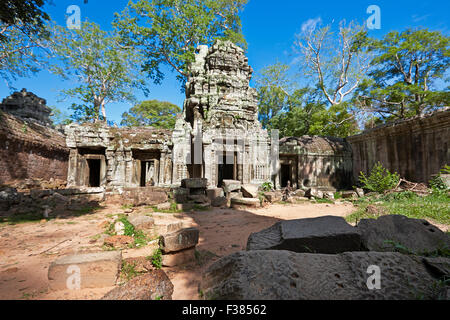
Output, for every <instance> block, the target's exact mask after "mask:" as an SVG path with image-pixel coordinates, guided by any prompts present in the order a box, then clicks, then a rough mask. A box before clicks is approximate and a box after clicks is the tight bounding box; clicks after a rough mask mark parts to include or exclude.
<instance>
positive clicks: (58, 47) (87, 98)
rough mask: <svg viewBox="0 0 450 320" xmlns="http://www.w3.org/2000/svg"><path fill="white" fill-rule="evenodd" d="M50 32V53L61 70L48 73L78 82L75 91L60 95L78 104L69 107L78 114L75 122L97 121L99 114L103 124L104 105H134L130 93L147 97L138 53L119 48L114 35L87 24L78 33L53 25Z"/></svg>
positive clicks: (123, 47) (57, 68)
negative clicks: (52, 53)
mask: <svg viewBox="0 0 450 320" xmlns="http://www.w3.org/2000/svg"><path fill="white" fill-rule="evenodd" d="M52 31H53V35H52V49H53V51H54V52H55V54H56V55H57V56H58V57H59V58H60V60H61V62H62V66H53V67H52V68H51V71H52V72H54V73H55V74H58V75H60V76H62V77H63V78H66V79H67V78H70V77H73V78H74V79H75V80H76V81H77V82H78V86H77V87H75V88H72V89H68V90H63V91H62V93H63V94H64V95H65V96H68V97H72V98H78V99H79V100H81V101H82V104H81V105H76V104H74V105H72V109H73V110H74V111H75V112H79V115H77V116H76V118H80V119H83V117H84V118H86V119H89V120H100V118H99V115H100V114H101V115H102V120H106V108H105V106H106V104H108V103H110V102H124V101H131V102H133V101H135V98H134V95H133V94H132V92H133V90H134V89H141V90H143V92H144V93H145V94H147V92H148V89H147V88H146V86H145V81H144V80H143V78H144V77H143V74H142V73H141V72H140V69H139V66H140V62H141V61H142V56H141V52H140V51H139V50H138V49H136V48H133V47H126V46H123V45H120V43H119V37H118V35H116V34H114V33H113V32H106V31H103V30H101V29H100V27H99V25H98V24H96V23H91V22H83V23H82V25H81V29H79V30H77V29H73V30H69V29H67V28H64V27H61V26H57V25H55V26H53V29H52ZM83 113H84V114H83ZM93 117H95V118H94V119H92V118H93Z"/></svg>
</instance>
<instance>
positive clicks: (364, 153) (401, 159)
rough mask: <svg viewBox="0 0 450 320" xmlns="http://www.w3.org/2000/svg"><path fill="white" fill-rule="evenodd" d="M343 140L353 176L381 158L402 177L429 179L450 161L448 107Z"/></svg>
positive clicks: (417, 179)
mask: <svg viewBox="0 0 450 320" xmlns="http://www.w3.org/2000/svg"><path fill="white" fill-rule="evenodd" d="M346 140H347V141H348V142H349V143H350V145H351V147H352V150H353V175H354V177H355V179H357V177H358V175H359V172H360V171H363V172H364V173H367V172H368V171H370V169H371V168H372V167H373V165H374V164H375V163H376V162H377V161H380V162H381V163H382V164H383V166H384V167H386V168H388V169H389V170H390V171H391V172H392V171H397V172H398V173H399V174H400V175H401V177H402V178H405V179H407V180H409V181H414V182H428V181H429V179H430V176H431V175H432V174H436V173H438V172H439V170H440V168H442V166H444V165H445V164H450V108H446V109H444V110H442V111H437V112H434V113H432V114H428V115H425V116H422V117H414V118H411V119H408V120H404V121H397V122H394V123H390V124H386V125H382V126H379V127H376V128H374V129H371V130H368V131H365V132H363V133H362V134H359V135H355V136H352V137H348V138H347V139H346Z"/></svg>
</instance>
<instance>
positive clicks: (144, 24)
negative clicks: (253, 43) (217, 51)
mask: <svg viewBox="0 0 450 320" xmlns="http://www.w3.org/2000/svg"><path fill="white" fill-rule="evenodd" d="M246 2H247V0H138V1H137V2H136V3H133V2H132V1H130V3H129V4H128V6H127V8H126V9H125V10H124V11H123V12H122V13H121V14H116V19H115V26H116V28H117V30H118V31H119V33H120V35H121V37H122V40H123V43H124V45H125V46H133V47H139V48H141V49H142V50H143V52H144V55H145V61H144V63H143V70H144V71H145V72H147V73H148V75H149V77H150V78H151V79H153V81H154V82H155V83H160V82H161V81H162V79H163V78H164V74H163V72H162V71H161V66H162V65H168V66H170V68H171V69H172V70H173V71H175V72H176V73H177V78H178V79H179V81H180V82H181V83H182V84H183V85H184V83H185V82H186V77H187V76H188V65H189V64H190V63H192V62H193V61H194V57H195V51H196V48H197V46H198V45H200V44H206V45H211V44H212V43H213V42H214V41H215V40H216V39H224V40H231V41H232V42H234V43H235V44H238V45H243V46H245V40H244V37H243V35H242V32H241V21H240V18H239V15H238V13H239V12H240V11H241V10H242V8H243V7H244V5H245V4H246Z"/></svg>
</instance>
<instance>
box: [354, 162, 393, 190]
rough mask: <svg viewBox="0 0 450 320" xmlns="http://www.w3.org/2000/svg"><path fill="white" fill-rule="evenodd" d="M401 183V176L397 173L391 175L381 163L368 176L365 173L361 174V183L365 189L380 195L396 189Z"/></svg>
mask: <svg viewBox="0 0 450 320" xmlns="http://www.w3.org/2000/svg"><path fill="white" fill-rule="evenodd" d="M399 181H400V176H399V174H398V173H396V172H395V173H390V172H389V170H387V169H385V168H384V167H383V165H382V164H381V163H380V162H377V163H376V164H375V165H374V167H373V168H372V170H371V171H370V173H369V175H368V176H366V175H365V174H364V173H363V172H360V174H359V182H360V183H361V185H362V186H363V188H364V189H366V190H369V191H374V192H378V193H383V192H384V191H386V190H390V189H392V188H394V187H395V186H397V184H398V182H399Z"/></svg>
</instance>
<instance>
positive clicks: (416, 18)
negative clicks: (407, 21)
mask: <svg viewBox="0 0 450 320" xmlns="http://www.w3.org/2000/svg"><path fill="white" fill-rule="evenodd" d="M429 16H430V14H426V15H423V16H421V15H418V14H413V15H412V17H411V18H412V20H413V22H420V21H422V20H426V19H427V18H428V17H429Z"/></svg>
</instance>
